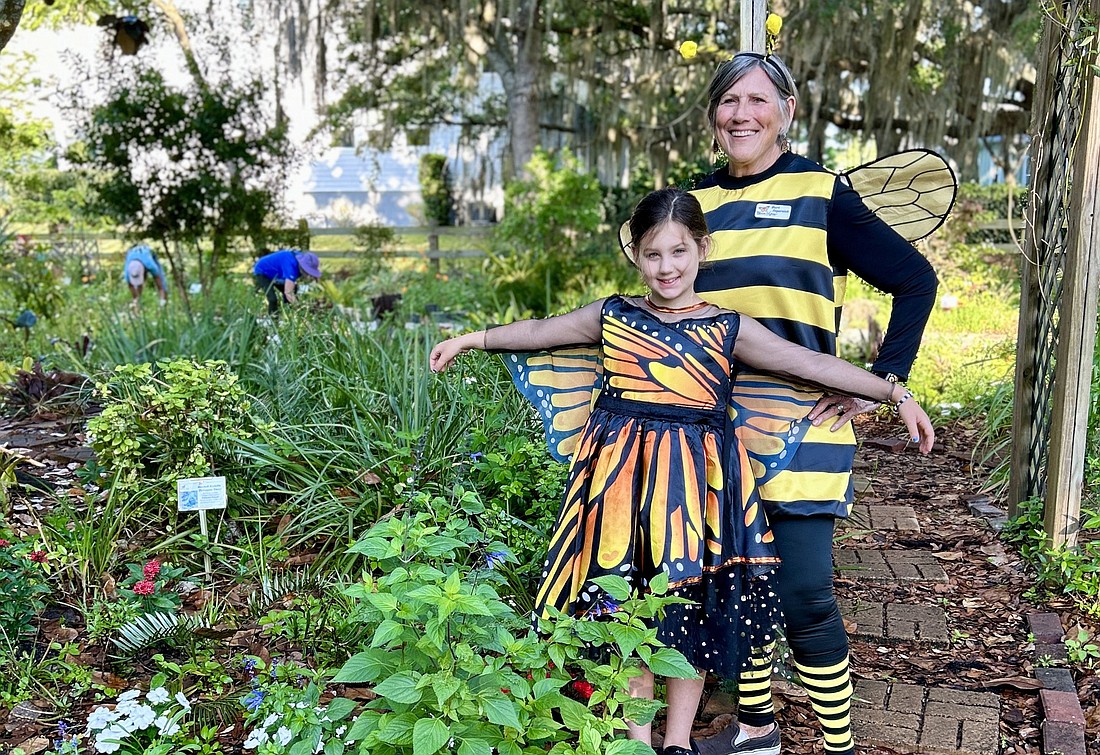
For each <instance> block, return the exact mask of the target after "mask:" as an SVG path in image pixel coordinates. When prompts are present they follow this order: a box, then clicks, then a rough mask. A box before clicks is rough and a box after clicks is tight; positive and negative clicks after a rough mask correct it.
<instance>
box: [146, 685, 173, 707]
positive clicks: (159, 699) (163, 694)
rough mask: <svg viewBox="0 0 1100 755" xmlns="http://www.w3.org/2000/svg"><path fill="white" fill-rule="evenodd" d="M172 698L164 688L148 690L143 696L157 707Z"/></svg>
mask: <svg viewBox="0 0 1100 755" xmlns="http://www.w3.org/2000/svg"><path fill="white" fill-rule="evenodd" d="M171 698H172V696H171V695H169V694H168V690H167V689H165V688H164V687H157V688H156V689H151V690H149V692H148V694H146V695H145V699H146V700H148V701H149V702H151V703H152V704H153V705H159V704H160V703H166V702H168V701H169V700H170V699H171Z"/></svg>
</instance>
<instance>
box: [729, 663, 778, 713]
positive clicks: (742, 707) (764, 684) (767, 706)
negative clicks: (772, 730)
mask: <svg viewBox="0 0 1100 755" xmlns="http://www.w3.org/2000/svg"><path fill="white" fill-rule="evenodd" d="M774 651H775V643H772V644H771V645H768V646H767V647H766V648H762V649H757V650H754V651H753V653H752V655H751V656H749V664H750V668H748V669H746V670H745V671H742V672H741V675H740V676H739V677H737V720H738V721H739V722H740V723H743V724H745V726H767V725H768V724H770V723H772V722H773V721H775V707H774V706H773V705H772V653H773V652H774Z"/></svg>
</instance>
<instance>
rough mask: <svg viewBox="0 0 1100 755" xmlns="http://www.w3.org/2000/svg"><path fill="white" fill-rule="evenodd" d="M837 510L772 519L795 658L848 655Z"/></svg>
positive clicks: (825, 662) (817, 661) (828, 661)
mask: <svg viewBox="0 0 1100 755" xmlns="http://www.w3.org/2000/svg"><path fill="white" fill-rule="evenodd" d="M835 522H836V520H835V519H834V518H833V517H832V516H808V517H785V518H776V519H773V520H772V531H773V532H774V533H775V544H776V546H777V547H778V549H779V556H780V558H781V559H782V564H781V565H780V567H779V574H778V580H779V598H780V600H781V601H782V602H781V603H780V605H781V606H782V607H783V616H784V619H785V620H786V622H787V643H788V644H789V645H790V647H791V652H792V653H793V654H794V658H795V660H796V661H798V662H799V663H801V664H804V665H808V666H831V665H833V664H834V663H838V662H840V661H842V660H843V659H844V658H845V657H847V655H848V634H847V632H845V631H844V621H843V620H842V619H841V618H840V609H839V608H837V604H836V597H835V596H834V595H833V525H834V524H835Z"/></svg>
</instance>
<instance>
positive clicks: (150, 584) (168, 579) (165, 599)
mask: <svg viewBox="0 0 1100 755" xmlns="http://www.w3.org/2000/svg"><path fill="white" fill-rule="evenodd" d="M126 568H127V569H128V570H129V572H130V573H129V575H128V576H127V577H126V578H125V579H124V580H122V582H121V583H120V585H119V588H120V589H119V593H120V594H121V595H123V596H125V597H126V598H128V599H130V600H131V601H132V602H134V603H136V604H137V605H139V606H140V607H141V609H142V610H143V611H144V612H145V613H152V612H154V611H177V610H179V608H180V606H181V605H183V601H182V600H181V599H180V596H179V594H178V593H176V592H175V591H174V590H172V589H171V587H172V584H173V583H174V582H175V581H176V580H178V579H179V578H180V577H182V576H183V575H184V570H183V568H182V567H179V566H168V565H166V564H162V563H161V562H160V561H158V560H156V559H155V558H154V559H150V560H149V561H147V562H145V564H144V565H143V566H138V565H137V564H127V565H126Z"/></svg>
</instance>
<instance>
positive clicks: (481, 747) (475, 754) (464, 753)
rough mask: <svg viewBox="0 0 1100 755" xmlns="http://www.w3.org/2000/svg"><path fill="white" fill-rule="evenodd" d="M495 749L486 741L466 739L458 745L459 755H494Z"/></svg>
mask: <svg viewBox="0 0 1100 755" xmlns="http://www.w3.org/2000/svg"><path fill="white" fill-rule="evenodd" d="M492 752H493V748H492V747H490V746H489V743H488V742H486V741H485V740H484V739H464V740H462V742H461V743H460V744H459V745H458V755H492Z"/></svg>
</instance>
